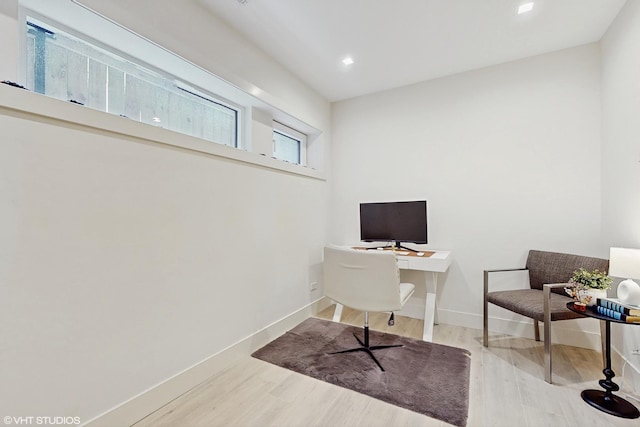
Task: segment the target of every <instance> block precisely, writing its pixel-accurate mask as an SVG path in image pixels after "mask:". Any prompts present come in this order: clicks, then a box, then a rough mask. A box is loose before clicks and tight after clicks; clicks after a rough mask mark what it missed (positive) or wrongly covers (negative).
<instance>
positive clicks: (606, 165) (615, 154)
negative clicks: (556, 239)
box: [602, 1, 640, 390]
mask: <svg viewBox="0 0 640 427" xmlns="http://www.w3.org/2000/svg"><path fill="white" fill-rule="evenodd" d="M639 49H640V2H637V1H629V2H627V3H626V5H625V7H624V8H623V9H622V10H621V12H620V14H619V15H618V17H617V19H616V20H615V21H614V23H613V24H612V25H611V27H610V29H609V31H608V32H607V34H606V36H605V37H604V39H603V41H602V87H603V91H602V93H603V144H602V147H603V150H602V160H603V161H602V171H603V173H602V201H603V222H602V223H603V230H604V240H605V242H604V243H605V246H606V247H610V246H621V247H630V248H640V219H639V218H640V216H639V214H638V213H639V212H640V143H639V142H638V141H640V120H638V114H639V112H640V78H639V77H638V76H639V75H640V56H639V55H638V50H639ZM613 328H614V332H615V333H614V334H613V336H614V340H613V345H614V346H615V347H616V348H617V349H618V351H619V352H620V353H621V354H622V355H623V357H625V358H626V359H627V360H628V361H629V362H630V363H631V365H632V366H633V367H634V369H635V372H636V377H635V385H636V390H637V389H640V375H638V373H640V358H639V357H638V356H637V355H632V354H631V351H632V350H634V349H638V348H640V328H637V327H629V326H619V325H614V327H613ZM627 372H633V371H632V370H629V369H628V370H627Z"/></svg>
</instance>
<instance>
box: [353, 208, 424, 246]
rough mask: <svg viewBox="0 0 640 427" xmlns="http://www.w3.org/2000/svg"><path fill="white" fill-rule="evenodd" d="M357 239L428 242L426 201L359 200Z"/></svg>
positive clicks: (367, 240) (366, 240)
mask: <svg viewBox="0 0 640 427" xmlns="http://www.w3.org/2000/svg"><path fill="white" fill-rule="evenodd" d="M360 240H362V241H365V242H384V241H395V242H397V243H399V242H410V243H428V241H427V201H426V200H419V201H410V202H381V203H360Z"/></svg>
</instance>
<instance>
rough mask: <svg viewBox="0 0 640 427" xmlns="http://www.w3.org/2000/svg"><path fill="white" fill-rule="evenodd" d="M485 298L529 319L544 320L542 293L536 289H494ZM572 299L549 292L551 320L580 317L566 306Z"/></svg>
mask: <svg viewBox="0 0 640 427" xmlns="http://www.w3.org/2000/svg"><path fill="white" fill-rule="evenodd" d="M487 300H488V301H489V302H490V303H492V304H495V305H497V306H500V307H502V308H506V309H507V310H510V311H513V312H515V313H518V314H520V315H522V316H525V317H529V318H531V319H535V320H538V321H540V322H543V321H544V293H543V292H542V291H540V290H538V289H517V290H512V291H496V292H489V293H487ZM569 301H573V299H572V298H571V297H569V296H564V295H560V294H556V293H553V292H551V295H550V306H549V307H550V309H551V320H552V321H554V320H568V319H581V318H584V316H581V315H579V314H577V313H574V312H573V311H571V310H569V309H568V308H567V303H568V302H569Z"/></svg>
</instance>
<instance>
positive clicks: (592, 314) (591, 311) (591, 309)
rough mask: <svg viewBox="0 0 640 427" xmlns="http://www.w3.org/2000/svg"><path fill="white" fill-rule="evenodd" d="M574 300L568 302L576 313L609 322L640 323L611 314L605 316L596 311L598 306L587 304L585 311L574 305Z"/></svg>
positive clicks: (568, 306) (570, 308)
mask: <svg viewBox="0 0 640 427" xmlns="http://www.w3.org/2000/svg"><path fill="white" fill-rule="evenodd" d="M573 303H574V301H571V302H568V303H567V308H568V309H569V310H571V311H573V312H574V313H578V314H582V315H583V316H585V317H593V318H594V319H600V320H604V321H607V322H615V323H624V324H625V325H640V323H639V322H625V321H624V320H618V319H615V318H613V317H610V316H605V315H604V314H599V313H598V312H597V311H596V306H587V309H586V310H584V311H580V310H578V309H576V308H575V307H574V306H573Z"/></svg>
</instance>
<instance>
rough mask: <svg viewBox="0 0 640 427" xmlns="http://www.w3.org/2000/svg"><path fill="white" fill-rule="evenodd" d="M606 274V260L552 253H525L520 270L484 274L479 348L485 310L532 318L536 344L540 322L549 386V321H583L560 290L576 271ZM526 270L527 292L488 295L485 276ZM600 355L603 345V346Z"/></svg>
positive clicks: (486, 336) (485, 325)
mask: <svg viewBox="0 0 640 427" xmlns="http://www.w3.org/2000/svg"><path fill="white" fill-rule="evenodd" d="M581 267H582V268H584V269H586V270H589V271H591V270H594V269H598V270H600V271H608V269H609V261H608V260H606V259H600V258H591V257H586V256H580V255H570V254H562V253H556V252H542V251H534V250H532V251H529V256H528V257H527V262H526V266H525V267H524V268H510V269H503V270H485V271H484V319H483V329H484V333H483V345H484V346H485V347H487V346H488V345H489V330H488V308H489V303H491V304H495V305H497V306H500V307H502V308H505V309H507V310H510V311H513V312H515V313H518V314H520V315H522V316H525V317H529V318H531V319H533V326H534V334H535V339H536V341H540V329H539V326H538V322H543V323H544V364H545V381H546V382H548V383H551V373H552V367H551V322H554V321H556V320H568V319H580V318H582V319H584V316H581V315H579V314H577V313H574V312H572V311H571V310H569V309H567V307H566V304H567V302H569V301H571V300H572V299H571V298H570V297H569V296H567V295H566V294H565V292H564V287H565V286H566V284H567V282H568V281H569V279H570V278H571V276H572V275H573V272H574V271H575V270H578V269H579V268H581ZM520 270H522V271H528V273H529V287H530V289H517V290H509V291H497V292H489V277H490V275H492V274H494V273H501V272H507V271H520ZM603 355H604V346H603Z"/></svg>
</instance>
